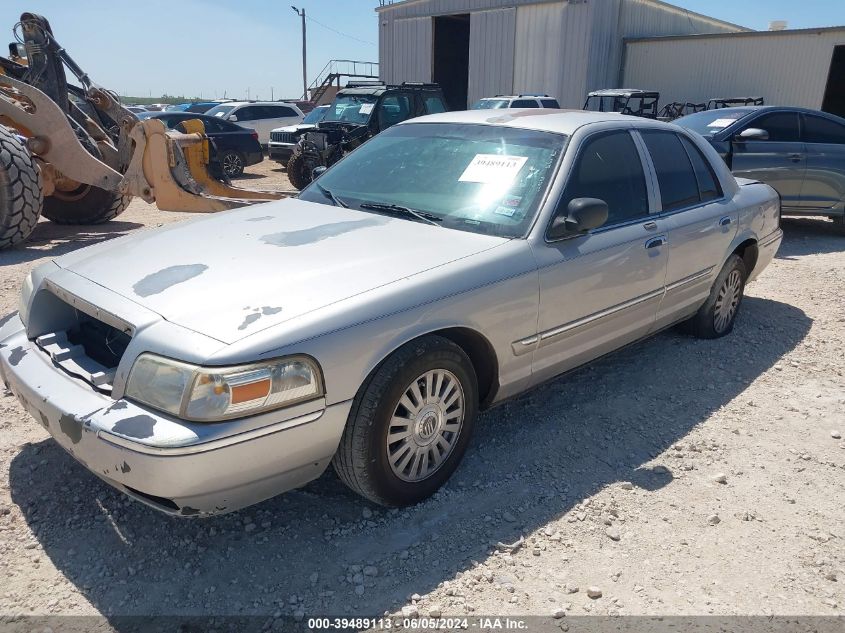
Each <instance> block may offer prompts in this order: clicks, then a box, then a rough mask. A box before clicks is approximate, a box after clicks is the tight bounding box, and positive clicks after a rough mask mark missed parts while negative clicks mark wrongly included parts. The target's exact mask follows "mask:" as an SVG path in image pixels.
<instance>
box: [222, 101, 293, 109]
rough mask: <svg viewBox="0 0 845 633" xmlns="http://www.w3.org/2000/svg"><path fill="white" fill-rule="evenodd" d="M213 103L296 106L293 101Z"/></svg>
mask: <svg viewBox="0 0 845 633" xmlns="http://www.w3.org/2000/svg"><path fill="white" fill-rule="evenodd" d="M215 105H227V106H234V107H236V108H239V107H241V106H249V105H262V106H263V105H286V106H294V107H296V104H295V103H289V102H287V101H226V102H224V103H217V104H215Z"/></svg>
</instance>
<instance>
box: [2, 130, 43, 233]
mask: <svg viewBox="0 0 845 633" xmlns="http://www.w3.org/2000/svg"><path fill="white" fill-rule="evenodd" d="M43 202H44V195H43V193H42V189H41V171H40V170H39V169H38V166H37V165H36V164H35V161H34V160H33V158H32V155H31V154H30V153H29V151H27V149H26V147H25V146H24V144H23V143H22V142H21V141H20V140H19V139H18V137H17V136H15V135H14V134H12V133H11V132H10V131H9V130H8V129H6V128H5V127H3V126H2V125H0V248H8V247H10V246H15V245H17V244H20V243H21V242H23V241H24V240H26V238H28V237H29V236H30V234H31V233H32V231H33V229H35V225H36V224H37V223H38V216H40V215H41V207H42V204H43Z"/></svg>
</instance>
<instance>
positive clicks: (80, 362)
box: [35, 304, 132, 393]
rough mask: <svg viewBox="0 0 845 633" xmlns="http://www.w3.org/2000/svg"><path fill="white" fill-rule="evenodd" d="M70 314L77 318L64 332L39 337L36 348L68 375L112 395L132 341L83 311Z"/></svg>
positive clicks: (118, 330) (68, 324)
mask: <svg viewBox="0 0 845 633" xmlns="http://www.w3.org/2000/svg"><path fill="white" fill-rule="evenodd" d="M64 305H65V306H66V307H68V308H71V306H68V305H67V304H64ZM68 312H69V313H70V314H72V315H73V316H72V317H71V318H66V319H65V320H64V322H63V324H62V325H63V329H60V330H56V331H52V332H47V333H44V334H41V335H40V336H37V337H36V338H35V344H36V345H38V347H39V348H40V349H41V350H42V351H43V352H44V353H46V354H47V355H48V356H49V357H50V359H51V360H52V361H53V362H54V363H55V364H56V365H58V366H59V367H61V368H62V369H63V370H65V371H66V372H67V373H69V374H71V375H73V376H77V377H79V378H82V379H83V380H85V381H86V382H89V383H90V384H91V385H92V386H94V387H95V388H96V389H98V390H100V391H103V392H106V393H110V392H111V389H112V382H113V381H114V376H115V372H116V371H117V366H118V364H119V363H120V359H121V358H122V357H123V354H124V352H125V351H126V348H127V346H128V345H129V342H130V341H131V340H132V337H131V336H130V334H128V333H127V332H125V331H122V330H120V329H118V328H116V327H114V326H112V325H109V324H108V323H105V322H104V321H101V320H99V319H97V318H95V317H93V316H90V315H88V314H86V313H84V312H81V311H79V310H74V309H73V308H71V310H70V311H68Z"/></svg>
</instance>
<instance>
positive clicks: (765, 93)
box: [623, 27, 845, 117]
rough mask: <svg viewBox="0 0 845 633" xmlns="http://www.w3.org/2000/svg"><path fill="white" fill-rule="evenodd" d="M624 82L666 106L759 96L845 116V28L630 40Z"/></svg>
mask: <svg viewBox="0 0 845 633" xmlns="http://www.w3.org/2000/svg"><path fill="white" fill-rule="evenodd" d="M623 78H624V79H623V82H624V84H625V85H630V86H637V87H647V88H649V89H651V90H659V91H660V97H661V100H662V101H663V102H671V101H681V102H687V101H689V102H693V103H700V102H705V101H707V100H708V99H710V98H713V97H733V96H740V95H742V96H745V95H754V96H761V97H763V98H764V99H765V100H766V103H771V104H781V105H794V106H803V107H805V108H813V109H816V110H825V111H826V112H831V113H833V114H838V115H839V116H843V117H845V27H835V28H823V29H801V30H793V31H752V32H746V33H728V34H719V35H690V36H681V37H657V38H644V39H635V40H627V41H626V46H625V57H624V71H623Z"/></svg>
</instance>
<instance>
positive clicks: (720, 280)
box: [689, 255, 748, 338]
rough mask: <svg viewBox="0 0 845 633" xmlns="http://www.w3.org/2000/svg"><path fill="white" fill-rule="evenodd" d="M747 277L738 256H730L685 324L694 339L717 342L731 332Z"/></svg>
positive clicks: (743, 263) (742, 262)
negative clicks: (687, 325) (701, 303)
mask: <svg viewBox="0 0 845 633" xmlns="http://www.w3.org/2000/svg"><path fill="white" fill-rule="evenodd" d="M747 277H748V272H747V270H746V268H745V262H744V261H743V260H742V258H741V257H740V256H739V255H731V256H730V257H729V258H728V261H727V262H725V265H724V266H723V267H722V271H721V272H720V273H719V276H718V277H716V281H715V283H714V284H713V287H712V288H711V289H710V296H709V297H707V301H705V302H704V305H702V306H701V307H700V308H699V309H698V312H696V313H695V316H693V317H692V318H691V319H690V320H689V327H690V329H691V331H692V333H693V334H694V335H695V336H697V337H699V338H719V337H722V336H725V335H726V334H729V333H730V332H731V331H732V330H733V327H734V323H735V322H736V317H737V314H739V306H740V304H741V303H742V297H743V293H744V291H745V280H746V278H747Z"/></svg>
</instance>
